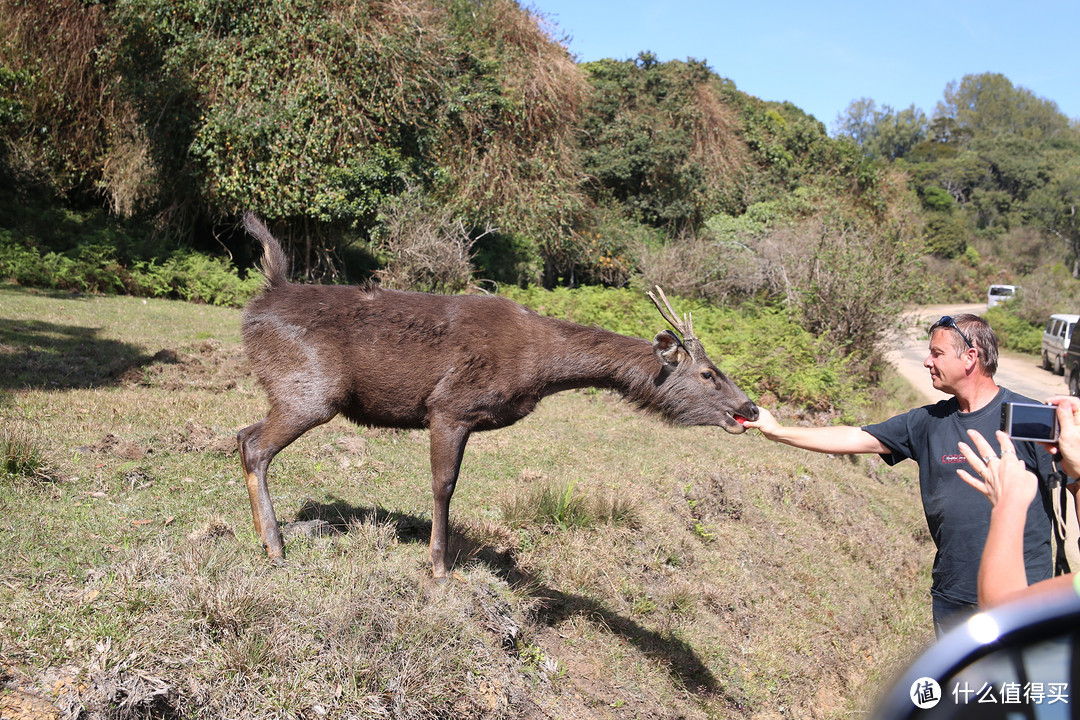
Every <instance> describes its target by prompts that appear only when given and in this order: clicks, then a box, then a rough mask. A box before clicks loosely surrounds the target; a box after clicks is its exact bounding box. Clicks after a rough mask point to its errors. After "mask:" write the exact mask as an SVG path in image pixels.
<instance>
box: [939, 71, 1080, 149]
mask: <svg viewBox="0 0 1080 720" xmlns="http://www.w3.org/2000/svg"><path fill="white" fill-rule="evenodd" d="M934 115H935V117H939V118H951V119H952V120H953V122H955V124H956V126H958V127H961V128H965V129H967V130H968V131H970V132H971V133H972V134H973V135H980V136H983V137H997V136H1000V135H1011V136H1013V137H1021V138H1027V139H1031V140H1036V141H1039V140H1047V139H1050V138H1052V137H1054V136H1056V135H1059V134H1063V133H1067V132H1068V131H1069V121H1068V118H1067V117H1065V115H1063V114H1062V113H1061V111H1060V110H1059V109H1058V106H1057V103H1055V102H1053V101H1052V100H1047V99H1044V98H1040V97H1037V96H1036V95H1035V94H1034V93H1033V92H1031V91H1030V90H1028V89H1026V88H1023V87H1017V86H1014V85H1013V84H1012V83H1011V82H1010V81H1009V79H1008V78H1006V77H1005V76H1004V75H1001V74H998V73H982V74H979V75H965V76H964V78H963V79H962V80H960V82H959V83H958V82H956V81H955V80H954V81H952V82H950V83H949V84H948V85H946V87H945V94H944V99H943V100H942V101H941V102H939V103H938V105H937V108H936V110H935V111H934Z"/></svg>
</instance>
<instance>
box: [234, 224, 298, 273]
mask: <svg viewBox="0 0 1080 720" xmlns="http://www.w3.org/2000/svg"><path fill="white" fill-rule="evenodd" d="M243 217H244V227H245V228H246V229H247V231H248V232H249V233H251V234H252V235H254V236H255V239H256V240H258V241H259V244H261V245H262V249H263V258H262V272H263V275H265V276H266V281H267V282H268V283H269V284H270V287H272V288H273V287H279V286H281V285H284V284H286V283H287V282H288V281H289V258H288V257H286V256H285V252H284V251H283V250H282V249H281V243H279V242H278V241H277V239H276V238H275V237H274V236H273V235H271V234H270V231H269V230H267V229H266V225H264V224H263V222H262V220H260V219H259V218H258V217H256V216H255V213H253V212H251V211H250V210H248V211H246V212H245V213H244V216H243Z"/></svg>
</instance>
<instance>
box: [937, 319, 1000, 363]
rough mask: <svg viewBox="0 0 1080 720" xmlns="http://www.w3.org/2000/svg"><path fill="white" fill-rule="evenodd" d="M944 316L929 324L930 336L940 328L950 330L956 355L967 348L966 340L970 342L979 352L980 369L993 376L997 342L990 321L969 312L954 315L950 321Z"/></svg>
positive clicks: (996, 361) (996, 360)
mask: <svg viewBox="0 0 1080 720" xmlns="http://www.w3.org/2000/svg"><path fill="white" fill-rule="evenodd" d="M946 318H948V316H945V317H943V318H941V319H940V320H938V321H937V322H936V323H934V324H933V325H931V326H930V337H933V336H934V331H935V330H938V329H941V328H944V329H946V330H948V331H950V332H951V333H952V336H953V347H954V348H956V355H957V357H959V356H960V355H962V354H963V353H964V351H965V350H967V347H968V342H970V343H971V346H972V347H974V348H975V350H977V351H978V353H979V364H980V365H981V366H982V369H983V370H984V371H985V372H986V374H987V375H989V376H990V377H993V376H994V374H995V373H996V372H997V366H998V343H997V335H995V334H994V330H993V328H991V327H990V323H988V322H986V321H985V320H983V319H982V318H981V317H979V316H978V315H970V314H964V315H954V316H953V317H952V318H951V320H952V322H951V323H950V322H947V321H946ZM965 340H967V342H965Z"/></svg>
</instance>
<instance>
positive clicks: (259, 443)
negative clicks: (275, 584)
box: [236, 408, 336, 562]
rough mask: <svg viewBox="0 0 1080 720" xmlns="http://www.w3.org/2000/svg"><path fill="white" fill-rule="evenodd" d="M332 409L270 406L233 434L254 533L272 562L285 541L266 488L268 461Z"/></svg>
mask: <svg viewBox="0 0 1080 720" xmlns="http://www.w3.org/2000/svg"><path fill="white" fill-rule="evenodd" d="M335 414H336V413H334V412H329V414H327V413H320V414H318V415H297V414H292V413H282V412H279V411H278V410H277V408H272V409H271V410H270V414H269V415H267V416H266V417H265V418H264V419H263V420H260V421H259V422H257V423H255V424H254V425H249V426H248V427H246V428H244V429H243V430H241V431H240V432H239V433H237V435H236V440H237V445H238V446H239V448H240V464H241V466H242V467H243V470H244V481H245V483H246V484H247V489H248V499H249V500H250V501H251V517H252V520H253V521H254V523H255V533H256V534H257V535H258V536H259V539H260V540H261V541H262V545H263V549H264V550H266V554H267V555H268V556H269V558H270V559H271V560H272V561H274V562H280V561H281V560H283V559H284V558H285V544H284V543H283V542H282V540H281V528H280V527H279V526H278V522H277V516H276V515H275V514H274V505H273V503H272V502H271V500H270V488H269V486H268V485H267V481H266V473H267V470H268V469H269V467H270V461H271V460H273V459H274V456H275V455H277V454H278V453H279V452H281V450H282V449H284V448H285V447H286V446H287V445H289V444H290V443H291V442H292V441H293V440H296V439H297V438H298V437H300V436H301V435H303V434H304V433H305V432H307V431H308V430H310V429H311V428H313V427H315V426H316V425H322V424H323V423H325V422H328V421H330V420H331V419H332V418H333V417H334V415H335Z"/></svg>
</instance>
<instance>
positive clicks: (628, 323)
mask: <svg viewBox="0 0 1080 720" xmlns="http://www.w3.org/2000/svg"><path fill="white" fill-rule="evenodd" d="M503 293H504V294H505V295H506V296H507V297H509V298H511V299H512V300H515V301H517V302H520V303H521V304H523V305H525V306H527V307H530V308H533V309H534V310H536V311H537V312H539V313H541V314H543V315H548V316H551V317H559V318H564V319H567V320H571V321H573V322H577V323H580V324H583V325H597V326H599V327H603V328H605V329H608V330H612V331H614V332H617V333H621V334H623V335H630V336H632V337H640V338H646V339H652V338H653V337H654V336H655V335H656V334H657V333H658V332H660V331H661V330H665V329H667V323H666V322H664V320H663V319H662V318H661V317H660V315H659V313H658V312H657V311H656V308H655V307H654V306H653V304H652V302H651V301H650V300H649V299H648V298H647V297H646V296H645V294H644V293H641V292H637V291H633V290H628V289H615V288H598V287H582V288H577V289H573V290H571V289H567V288H557V289H555V290H543V289H540V288H529V289H526V290H522V289H519V288H507V289H505V290H504V291H503ZM670 299H671V303H672V305H673V307H674V308H675V310H676V311H677V312H679V313H680V314H681V313H690V314H691V315H692V316H693V320H694V332H695V334H696V335H697V336H698V338H699V339H700V340H701V341H702V343H703V344H704V346H705V350H706V352H708V353H709V357H710V358H711V359H712V361H713V362H714V363H716V365H717V367H719V368H720V369H721V370H722V371H723V372H725V373H726V374H728V375H730V376H731V377H732V379H734V380H735V382H736V383H737V384H738V385H739V387H741V388H742V389H743V390H745V391H746V392H747V393H748V394H749V395H750V397H751V398H754V399H757V398H760V397H762V396H763V395H772V396H774V397H775V398H776V399H777V400H779V401H780V402H784V403H791V404H794V405H798V406H800V407H806V408H811V409H816V410H839V411H840V412H841V413H842V414H846V416H847V417H853V415H851V414H852V413H855V412H857V410H858V408H859V407H861V406H862V405H863V404H864V403H865V402H866V386H865V385H863V384H862V383H863V382H864V381H862V380H859V379H858V378H857V377H856V373H854V372H853V369H852V367H851V366H850V364H849V363H850V362H851V361H850V360H849V359H848V358H847V357H845V356H844V355H843V354H842V353H841V352H840V350H839V349H838V348H836V347H835V346H833V345H831V344H829V343H828V342H827V341H826V340H823V339H821V338H817V337H815V336H814V335H812V334H811V333H810V332H809V331H807V330H806V329H805V328H803V327H802V326H801V325H799V324H798V323H797V322H795V321H794V320H792V319H791V318H789V316H788V315H787V314H786V313H785V312H783V311H782V310H781V309H778V308H776V307H772V306H759V305H753V304H747V305H744V306H742V307H740V308H738V309H736V308H728V307H719V306H714V305H709V304H707V303H705V302H703V301H700V300H688V299H685V298H670Z"/></svg>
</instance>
